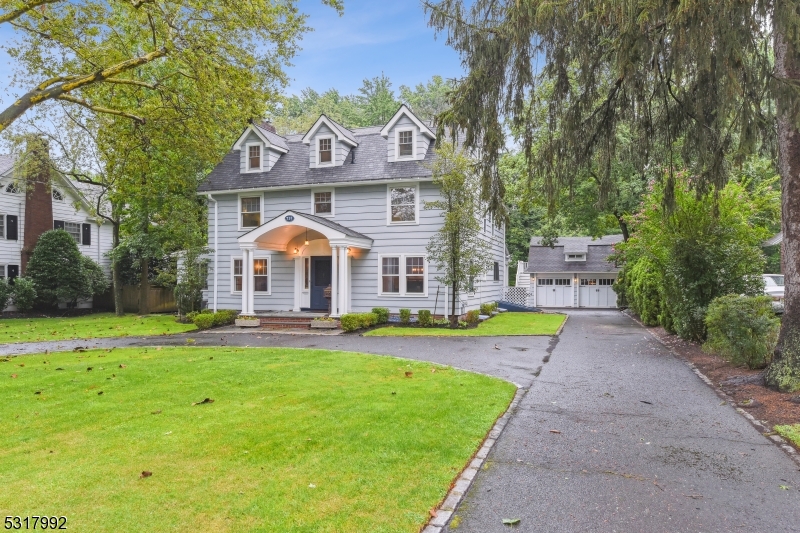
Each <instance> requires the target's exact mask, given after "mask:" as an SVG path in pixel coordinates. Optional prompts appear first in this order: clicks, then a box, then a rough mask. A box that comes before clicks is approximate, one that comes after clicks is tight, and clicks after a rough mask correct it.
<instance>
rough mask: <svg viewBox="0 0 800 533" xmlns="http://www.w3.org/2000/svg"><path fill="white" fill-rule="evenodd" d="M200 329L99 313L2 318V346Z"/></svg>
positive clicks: (165, 319) (169, 320)
mask: <svg viewBox="0 0 800 533" xmlns="http://www.w3.org/2000/svg"><path fill="white" fill-rule="evenodd" d="M194 329H197V328H196V327H195V325H194V324H181V323H179V322H175V317H174V316H172V315H147V316H138V315H125V316H121V317H119V316H116V315H115V314H113V313H98V314H93V315H85V316H75V317H68V318H8V319H0V344H3V343H7V342H34V341H58V340H64V339H96V338H100V337H127V336H131V335H166V334H168V333H183V332H185V331H192V330H194Z"/></svg>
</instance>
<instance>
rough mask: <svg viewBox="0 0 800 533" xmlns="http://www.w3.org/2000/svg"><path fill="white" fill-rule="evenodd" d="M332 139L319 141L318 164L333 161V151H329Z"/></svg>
mask: <svg viewBox="0 0 800 533" xmlns="http://www.w3.org/2000/svg"><path fill="white" fill-rule="evenodd" d="M331 146H332V139H320V140H319V162H320V163H330V162H331V161H332V160H333V150H331Z"/></svg>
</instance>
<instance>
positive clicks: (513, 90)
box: [425, 0, 800, 390]
mask: <svg viewBox="0 0 800 533" xmlns="http://www.w3.org/2000/svg"><path fill="white" fill-rule="evenodd" d="M425 8H426V11H427V13H428V14H429V15H430V23H431V25H432V26H434V27H435V28H436V29H438V30H440V31H446V32H447V39H448V43H450V44H451V45H452V46H453V47H454V48H455V49H456V50H458V51H459V52H460V53H461V54H462V58H463V61H464V64H465V66H466V68H467V75H466V77H465V78H464V79H462V80H461V81H460V83H459V84H458V86H457V88H456V89H455V90H454V91H453V93H452V94H451V96H450V104H451V107H450V108H449V109H448V110H447V111H445V112H444V113H442V114H441V115H440V117H439V118H440V119H441V120H440V129H441V130H442V131H443V130H444V128H447V127H449V128H451V129H452V130H455V129H456V128H459V129H462V130H464V131H465V132H466V145H467V147H470V148H478V149H480V150H481V153H482V154H483V169H482V172H481V176H482V192H483V196H484V198H485V199H486V200H487V202H488V203H489V207H490V209H491V210H492V211H495V212H500V211H502V209H503V202H502V197H503V186H502V183H501V181H500V179H499V177H498V175H497V172H496V163H497V157H498V155H497V154H499V152H500V150H501V149H502V148H503V146H504V144H505V130H504V124H503V119H505V118H508V119H509V120H510V122H511V125H512V130H513V131H515V132H518V133H519V140H520V143H521V146H522V148H523V150H524V151H525V153H526V155H527V157H528V159H529V163H530V165H531V166H532V167H533V166H534V165H535V164H536V159H535V157H534V155H535V154H534V153H533V150H532V144H533V139H534V133H535V132H534V130H535V127H536V124H537V123H536V122H535V120H534V118H535V117H534V116H532V114H531V113H530V109H531V106H530V105H529V103H530V98H531V96H532V94H534V93H535V90H536V87H537V86H538V85H539V84H540V83H543V82H548V83H552V84H553V91H552V97H551V100H550V102H549V107H548V112H549V113H550V116H549V117H548V119H549V123H550V124H551V127H556V126H557V128H558V130H557V131H553V135H552V142H550V143H548V145H547V146H548V149H547V150H545V151H544V152H540V153H539V154H538V155H539V157H544V158H545V160H546V161H552V162H554V163H555V164H552V165H549V166H545V167H544V171H545V172H544V174H543V178H544V179H545V180H546V183H548V184H549V185H550V187H548V189H549V194H550V195H556V194H558V190H559V189H561V188H562V187H564V186H569V184H570V183H571V182H572V179H573V178H572V177H573V176H574V175H575V174H576V170H577V169H580V168H587V166H588V165H589V164H590V162H591V161H593V160H595V158H596V157H597V156H598V155H601V156H602V157H604V158H605V160H607V161H609V162H610V161H613V160H614V158H615V154H616V146H615V136H616V132H617V129H618V127H619V125H620V124H623V123H625V124H628V125H629V126H630V127H631V133H632V135H633V137H634V138H636V139H638V140H639V145H640V146H641V149H642V153H643V156H644V157H646V158H647V160H648V162H649V163H650V164H654V165H662V166H664V167H665V168H666V170H667V177H666V185H665V196H664V199H665V203H666V205H667V206H671V205H672V203H673V202H674V194H673V192H674V187H675V176H674V169H673V161H674V155H675V151H676V150H678V149H680V157H681V160H682V161H683V163H684V164H685V165H686V166H687V167H688V168H689V169H690V170H691V173H692V176H693V178H692V183H693V185H694V187H695V188H696V189H698V191H699V192H700V193H703V192H706V191H708V190H712V189H716V190H718V189H720V188H721V187H722V186H723V185H724V183H725V182H726V180H727V178H728V174H729V165H728V164H727V162H728V161H729V156H730V155H731V154H732V155H733V156H734V157H733V161H734V162H736V161H737V160H742V159H743V158H744V157H747V156H749V155H751V154H752V153H753V152H755V151H757V150H760V149H761V150H769V149H770V148H771V147H773V146H775V145H774V144H772V142H773V141H774V140H775V139H776V137H777V148H778V149H777V152H778V169H779V171H780V174H781V180H782V189H783V221H782V223H783V233H784V251H785V254H786V299H785V302H786V307H785V315H784V319H783V322H782V327H781V333H780V338H779V341H778V347H777V348H776V352H775V357H774V360H773V361H774V362H773V364H772V365H771V366H770V369H769V371H768V373H767V382H768V383H769V384H770V386H773V387H776V388H779V389H781V390H798V389H800V192H798V191H799V190H800V129H798V122H799V120H798V119H799V117H800V104H799V103H798V102H800V31H799V30H800V13H798V10H797V2H796V1H794V0H756V1H753V0H720V1H716V2H707V1H705V0H687V1H682V2H674V1H668V0H660V1H656V2H652V1H642V0H624V1H619V2H597V1H595V0H570V1H567V2H552V1H551V0H499V1H498V0H475V1H474V2H464V1H463V0H441V1H439V2H433V1H426V2H425ZM775 118H777V124H778V127H777V132H776V130H775ZM776 134H777V135H776ZM679 139H680V140H682V141H683V142H682V143H681V144H680V145H678V143H677V141H678V140H679ZM657 145H661V146H663V147H665V150H664V151H659V150H651V148H653V147H654V146H657ZM605 175H606V176H608V175H609V173H608V171H606V172H605Z"/></svg>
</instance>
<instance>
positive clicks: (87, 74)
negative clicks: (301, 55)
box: [0, 0, 342, 132]
mask: <svg viewBox="0 0 800 533" xmlns="http://www.w3.org/2000/svg"><path fill="white" fill-rule="evenodd" d="M323 3H326V4H328V5H331V6H334V7H336V8H337V9H339V10H340V11H341V9H342V2H341V1H340V0H323ZM0 24H8V25H10V26H12V27H13V28H14V29H15V31H16V36H17V39H16V42H12V43H4V44H3V45H2V48H3V49H4V50H5V51H6V52H7V53H8V54H9V55H10V56H11V57H12V58H14V59H15V60H16V61H17V62H18V64H19V67H20V68H19V71H18V75H17V79H16V81H17V84H18V85H20V86H22V87H23V88H24V89H23V91H24V92H23V94H21V95H19V97H18V98H17V99H16V100H15V101H14V102H13V103H12V104H11V105H10V106H8V107H7V108H6V109H3V110H0V132H2V131H3V130H5V129H6V128H7V127H8V126H9V125H10V124H11V123H13V122H14V121H15V120H16V119H18V118H19V117H20V116H22V115H23V114H24V113H25V112H26V111H27V110H29V109H30V108H32V107H34V106H37V105H40V104H42V103H44V102H48V101H54V100H57V101H61V102H68V103H70V104H72V105H76V106H82V107H86V108H88V109H92V110H93V111H95V112H98V113H108V114H112V115H116V116H121V117H128V118H130V119H133V120H135V121H137V122H139V123H144V121H145V120H146V117H145V116H143V115H142V114H141V113H140V110H139V109H138V107H137V105H136V102H133V101H132V102H128V103H127V105H123V104H122V102H117V104H119V105H118V106H116V107H109V106H106V105H103V104H102V103H100V102H98V101H97V100H96V89H97V88H98V87H108V86H111V87H117V88H121V87H137V88H141V89H145V90H149V91H154V92H161V90H162V87H163V85H164V82H165V81H166V80H168V79H170V78H172V77H185V78H187V79H193V80H199V79H206V80H208V81H210V80H211V79H218V80H220V81H222V82H224V81H229V82H231V83H232V84H234V85H235V84H236V83H237V82H242V81H244V80H247V79H248V78H250V77H251V76H252V73H254V72H257V73H259V74H260V75H258V76H257V77H258V78H259V79H260V80H261V81H262V82H263V86H262V89H263V91H264V92H265V93H267V94H268V93H269V92H270V89H271V87H270V82H272V81H273V80H274V79H275V78H276V77H278V78H281V79H282V78H283V76H284V74H283V72H282V65H283V64H284V63H285V61H286V60H287V59H288V58H290V57H291V56H292V55H293V53H294V51H295V49H296V47H297V39H298V38H299V36H300V35H301V34H302V32H303V31H304V30H305V29H306V28H305V17H304V16H303V15H301V14H300V13H299V12H298V10H297V6H296V1H295V0H285V1H281V2H272V1H270V0H251V1H248V2H205V1H202V0H190V1H181V2H178V1H171V0H125V1H112V0H85V1H82V2H72V1H69V0H8V1H5V2H3V3H2V7H0ZM148 65H161V66H162V68H161V69H160V72H159V75H158V76H153V75H150V76H142V75H138V76H137V73H140V72H142V71H144V70H145V67H146V66H148Z"/></svg>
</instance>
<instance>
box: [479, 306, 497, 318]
mask: <svg viewBox="0 0 800 533" xmlns="http://www.w3.org/2000/svg"><path fill="white" fill-rule="evenodd" d="M494 310H495V305H494V304H493V303H484V304H481V314H482V315H489V316H492V312H494Z"/></svg>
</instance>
